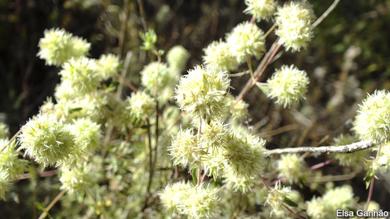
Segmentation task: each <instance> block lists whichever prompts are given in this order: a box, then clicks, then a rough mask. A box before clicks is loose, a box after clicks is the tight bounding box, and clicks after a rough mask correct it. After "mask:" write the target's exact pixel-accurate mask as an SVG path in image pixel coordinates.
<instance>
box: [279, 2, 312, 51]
mask: <svg viewBox="0 0 390 219" xmlns="http://www.w3.org/2000/svg"><path fill="white" fill-rule="evenodd" d="M313 20H314V13H313V10H312V8H311V6H310V5H309V3H307V2H306V1H304V2H294V1H291V2H289V3H287V4H285V5H284V6H282V7H280V8H278V11H277V12H276V20H275V24H276V25H277V29H276V31H275V33H276V35H278V36H279V39H280V42H281V43H282V44H283V45H284V47H286V49H287V50H291V51H299V50H301V49H302V48H306V47H307V45H308V42H309V41H310V40H311V38H312V36H313V33H312V26H311V25H312V22H313Z"/></svg>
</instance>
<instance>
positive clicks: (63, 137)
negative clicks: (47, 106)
mask: <svg viewBox="0 0 390 219" xmlns="http://www.w3.org/2000/svg"><path fill="white" fill-rule="evenodd" d="M19 141H20V144H21V145H20V147H21V148H22V149H25V150H26V154H27V155H29V156H30V157H32V158H34V159H35V161H37V162H38V163H40V164H43V165H44V166H48V165H53V164H56V163H57V162H58V161H61V160H64V159H66V158H68V157H69V155H70V154H71V153H72V152H73V151H74V140H73V136H72V134H71V133H70V132H69V130H67V129H66V128H65V126H64V125H63V124H62V123H60V122H58V121H57V119H56V118H55V117H53V116H47V115H38V116H37V117H34V118H32V119H30V121H28V122H27V123H26V124H25V125H24V126H23V127H22V128H21V134H20V135H19Z"/></svg>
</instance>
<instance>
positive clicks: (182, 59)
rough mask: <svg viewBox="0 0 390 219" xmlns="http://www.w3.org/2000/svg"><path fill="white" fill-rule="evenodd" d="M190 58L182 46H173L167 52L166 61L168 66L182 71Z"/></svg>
mask: <svg viewBox="0 0 390 219" xmlns="http://www.w3.org/2000/svg"><path fill="white" fill-rule="evenodd" d="M189 58H190V54H189V53H188V51H187V50H186V49H185V48H184V47H182V46H174V47H172V48H171V49H170V50H169V51H168V53H167V62H168V65H169V67H170V68H173V69H174V70H177V71H183V70H184V68H185V67H186V64H187V61H188V59H189Z"/></svg>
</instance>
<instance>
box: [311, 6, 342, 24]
mask: <svg viewBox="0 0 390 219" xmlns="http://www.w3.org/2000/svg"><path fill="white" fill-rule="evenodd" d="M339 2H340V0H334V1H333V3H332V4H331V5H330V6H329V8H328V9H326V11H325V12H324V13H322V15H321V16H320V17H319V18H318V19H317V20H316V21H315V22H314V23H313V24H312V27H313V28H315V27H317V26H318V25H319V24H320V23H322V21H324V19H325V18H326V17H328V15H329V14H330V12H332V11H333V10H334V9H335V8H336V6H337V4H338V3H339Z"/></svg>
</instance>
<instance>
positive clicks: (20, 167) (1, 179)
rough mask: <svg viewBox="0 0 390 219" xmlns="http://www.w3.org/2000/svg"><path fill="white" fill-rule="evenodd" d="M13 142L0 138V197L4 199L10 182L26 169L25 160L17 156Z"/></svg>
mask: <svg viewBox="0 0 390 219" xmlns="http://www.w3.org/2000/svg"><path fill="white" fill-rule="evenodd" d="M15 147H16V145H15V142H14V141H13V142H9V140H8V139H0V198H1V199H4V198H5V194H6V192H7V191H8V190H9V188H10V186H11V182H12V181H14V180H16V179H17V178H18V176H20V175H21V174H23V172H24V170H25V169H26V164H27V163H26V162H25V160H21V159H19V158H18V152H17V151H16V150H15Z"/></svg>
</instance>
